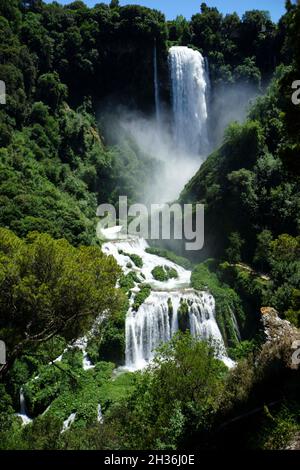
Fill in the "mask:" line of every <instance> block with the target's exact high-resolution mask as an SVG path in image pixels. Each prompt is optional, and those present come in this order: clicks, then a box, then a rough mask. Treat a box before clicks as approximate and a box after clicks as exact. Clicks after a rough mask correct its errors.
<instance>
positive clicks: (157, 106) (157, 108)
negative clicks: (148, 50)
mask: <svg viewBox="0 0 300 470" xmlns="http://www.w3.org/2000/svg"><path fill="white" fill-rule="evenodd" d="M153 64H154V91H155V111H156V123H157V125H158V126H160V123H161V109H160V97H159V83H158V67H157V46H156V40H155V44H154V58H153Z"/></svg>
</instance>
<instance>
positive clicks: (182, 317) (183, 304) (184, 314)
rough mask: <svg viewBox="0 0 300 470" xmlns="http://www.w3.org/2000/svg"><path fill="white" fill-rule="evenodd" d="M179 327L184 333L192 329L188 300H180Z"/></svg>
mask: <svg viewBox="0 0 300 470" xmlns="http://www.w3.org/2000/svg"><path fill="white" fill-rule="evenodd" d="M178 326H179V329H180V330H181V331H183V332H185V331H187V330H189V329H190V317H189V306H188V303H187V301H186V300H184V299H180V306H179V309H178Z"/></svg>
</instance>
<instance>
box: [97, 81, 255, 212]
mask: <svg viewBox="0 0 300 470" xmlns="http://www.w3.org/2000/svg"><path fill="white" fill-rule="evenodd" d="M256 96H258V91H257V88H256V89H255V88H254V87H251V86H250V85H248V84H236V85H228V86H224V85H219V86H217V87H216V88H215V89H214V90H212V93H211V100H210V103H209V104H208V121H207V125H208V135H209V148H208V150H207V153H206V154H202V155H201V154H196V153H191V152H188V151H186V150H184V149H183V148H179V146H178V145H176V144H175V139H174V133H173V127H172V126H173V117H172V111H171V110H170V109H169V107H167V106H166V105H165V106H161V110H160V116H159V119H157V114H156V113H155V112H154V113H153V115H145V114H143V113H141V112H139V111H137V110H130V109H128V108H126V107H125V106H124V105H119V104H117V103H115V102H114V101H113V100H112V101H110V102H109V103H108V102H106V104H105V106H103V107H101V108H100V110H99V119H100V121H101V127H102V128H103V130H104V134H105V140H106V141H107V143H108V144H109V145H118V146H119V148H120V149H121V151H122V148H124V142H126V141H127V142H130V143H131V145H133V146H134V147H137V148H138V149H139V152H138V153H139V155H142V158H143V159H148V160H149V162H150V161H151V162H152V166H153V168H154V169H153V171H152V172H151V173H150V174H149V175H148V178H147V179H148V181H147V184H144V185H143V188H142V193H143V194H141V195H140V197H139V200H137V201H135V202H137V203H143V204H147V205H150V204H163V203H167V202H173V201H176V200H177V199H178V198H179V196H180V193H181V192H182V190H183V189H184V187H185V185H186V184H187V183H188V182H189V181H190V179H191V178H192V177H193V176H194V175H195V174H196V172H197V171H198V170H199V168H200V166H201V165H202V163H203V162H204V161H205V160H206V158H207V157H208V155H209V154H210V153H212V152H213V151H214V150H216V149H217V148H218V147H219V146H220V145H221V144H222V141H223V136H224V131H225V129H226V127H227V126H228V124H230V122H232V121H239V122H243V121H244V120H245V119H246V117H247V112H248V109H249V106H250V103H251V102H252V100H254V99H255V98H256ZM186 125H187V126H188V125H189V123H188V122H187V123H186ZM139 183H140V182H139V181H137V184H139ZM125 195H126V194H125Z"/></svg>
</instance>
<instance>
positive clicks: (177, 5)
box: [46, 0, 285, 21]
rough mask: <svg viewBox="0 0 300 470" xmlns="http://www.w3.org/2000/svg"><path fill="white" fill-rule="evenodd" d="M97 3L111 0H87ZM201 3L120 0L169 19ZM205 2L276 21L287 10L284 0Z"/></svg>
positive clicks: (226, 10) (63, 0)
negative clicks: (266, 13) (256, 11)
mask: <svg viewBox="0 0 300 470" xmlns="http://www.w3.org/2000/svg"><path fill="white" fill-rule="evenodd" d="M46 2H47V3H51V1H50V0H46ZM58 2H59V3H62V4H67V3H71V1H70V0H58ZM95 3H110V1H109V0H107V1H105V0H97V1H95V0H85V4H86V5H88V6H94V5H95ZM201 3H202V0H131V1H125V0H120V4H121V5H128V4H138V5H144V6H147V7H149V8H156V9H158V10H160V11H162V12H163V13H165V15H166V17H167V18H168V19H174V18H176V16H177V15H184V16H185V17H186V18H190V17H191V15H193V14H194V13H197V12H198V11H199V9H200V4H201ZM205 3H207V5H209V6H215V7H217V8H218V9H219V10H220V11H222V12H223V13H232V12H233V11H236V12H237V13H238V14H239V15H242V14H243V13H244V12H245V11H247V10H253V9H259V10H268V11H270V13H271V16H272V19H273V20H274V21H277V20H278V19H279V18H280V16H281V15H282V14H283V13H284V11H285V8H284V4H285V1H284V0H206V2H205Z"/></svg>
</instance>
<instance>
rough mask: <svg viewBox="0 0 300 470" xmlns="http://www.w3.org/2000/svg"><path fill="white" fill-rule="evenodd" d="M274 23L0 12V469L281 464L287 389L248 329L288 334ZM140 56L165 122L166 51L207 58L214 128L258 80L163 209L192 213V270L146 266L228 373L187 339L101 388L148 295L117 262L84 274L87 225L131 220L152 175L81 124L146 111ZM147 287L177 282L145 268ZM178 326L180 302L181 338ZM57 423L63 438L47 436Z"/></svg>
mask: <svg viewBox="0 0 300 470" xmlns="http://www.w3.org/2000/svg"><path fill="white" fill-rule="evenodd" d="M286 7H287V13H286V14H285V15H284V16H283V18H282V19H281V20H280V21H279V23H278V25H276V24H274V23H273V22H272V21H271V20H270V17H269V15H268V14H267V13H266V12H262V11H258V10H254V11H251V12H247V13H246V14H245V15H244V16H243V18H239V17H238V15H236V14H231V15H226V16H223V15H222V14H220V13H219V12H218V10H217V9H216V8H209V7H207V5H206V4H204V3H203V4H202V5H201V12H199V13H197V14H195V15H194V16H193V17H192V19H191V21H187V20H185V19H184V18H183V17H178V18H177V19H175V20H174V21H168V22H167V21H166V20H165V18H164V15H163V14H161V13H160V12H158V11H156V10H150V9H148V8H144V7H140V6H136V5H134V6H132V5H129V6H124V7H121V6H120V5H119V2H118V1H117V0H113V1H112V2H111V3H110V5H105V4H103V3H100V4H98V5H96V6H95V7H94V8H87V7H86V6H85V4H84V3H83V2H81V1H74V2H73V3H70V4H69V5H67V6H61V5H59V4H58V3H56V2H54V3H53V4H50V5H46V4H44V3H43V2H42V1H41V0H20V1H19V0H11V1H9V2H7V1H6V0H0V34H1V42H0V80H3V81H5V83H6V88H7V103H6V105H4V106H2V105H0V106H1V107H0V202H1V207H0V226H1V229H0V292H1V293H0V312H1V313H0V338H1V339H3V340H5V342H6V345H7V352H8V362H7V365H6V366H5V367H4V368H2V369H1V383H0V393H1V400H0V448H1V449H151V448H155V449H183V448H187V447H189V448H191V447H195V448H201V449H213V450H215V449H216V448H217V449H219V448H226V447H227V448H228V445H230V444H231V445H232V442H234V445H235V446H236V447H239V446H243V447H246V448H261V449H279V448H285V447H286V446H287V444H288V443H289V441H290V438H291V437H293V435H294V434H295V433H296V432H297V431H298V432H299V422H300V411H299V373H297V371H294V370H290V369H287V368H286V367H285V366H284V363H283V361H282V360H281V356H280V355H279V356H278V354H277V352H276V353H274V354H271V353H270V354H266V355H264V354H263V352H262V350H261V346H262V338H261V335H260V332H259V331H258V321H257V320H258V314H259V308H260V307H261V306H262V305H267V304H268V305H272V306H274V307H276V308H277V309H278V310H279V312H280V314H281V316H282V317H284V318H286V319H288V320H290V321H291V322H292V323H293V324H294V325H296V326H298V327H299V326H300V238H299V209H300V195H299V183H300V181H299V178H300V173H299V169H300V165H299V151H300V141H299V139H300V106H295V105H293V104H292V102H291V94H292V90H291V84H292V82H293V81H294V80H297V79H299V75H300V35H299V30H300V29H299V25H300V7H299V6H297V7H296V6H295V5H292V3H291V2H290V1H289V0H288V1H287V2H286ZM154 44H156V46H157V49H158V59H159V63H158V65H159V73H160V77H161V83H160V88H161V90H160V91H161V96H162V99H163V100H164V101H165V104H166V105H167V104H168V102H169V100H170V86H169V82H168V68H167V60H166V57H167V50H168V47H169V46H170V45H174V44H180V45H189V46H190V47H193V48H197V49H198V50H200V51H201V52H202V53H203V54H204V55H205V56H207V57H208V58H209V63H210V74H211V79H212V95H211V106H212V110H214V109H217V106H218V105H219V103H218V100H217V96H218V93H219V90H220V89H221V88H222V87H227V90H229V89H231V90H235V89H238V88H235V87H238V85H240V84H241V83H243V84H245V83H246V84H247V85H249V87H251V88H252V89H254V90H255V91H256V92H257V91H262V90H264V88H265V86H266V84H267V83H268V82H269V79H270V78H271V76H272V81H271V83H270V84H269V86H268V89H267V90H266V92H265V93H264V95H262V96H261V97H260V98H259V99H258V100H257V101H256V102H255V103H254V104H253V106H252V108H251V109H250V111H249V114H248V118H247V120H246V122H245V123H244V124H238V123H232V124H231V125H230V127H229V128H228V129H227V131H226V133H225V137H224V142H223V145H222V146H221V147H220V148H219V149H217V150H215V152H214V153H213V154H212V155H210V156H209V157H208V159H207V161H206V162H205V163H204V164H203V166H202V167H201V168H200V170H199V172H198V173H197V174H196V175H195V177H194V178H193V179H192V180H191V181H190V183H189V184H188V185H187V186H186V188H185V189H184V191H183V192H182V195H181V202H192V203H195V202H201V203H204V204H205V207H206V224H205V227H206V247H205V250H204V251H201V252H200V253H198V254H197V255H196V258H194V259H193V260H189V259H186V258H185V257H182V256H178V255H177V254H174V253H172V252H169V251H167V250H166V249H164V248H154V247H151V248H149V249H148V250H147V251H148V252H149V253H152V254H155V255H157V256H160V257H164V258H167V259H169V260H171V261H173V262H175V263H177V264H178V265H181V266H183V267H184V268H186V269H191V270H192V271H193V273H192V286H193V287H194V288H195V289H197V290H208V291H209V292H210V293H211V294H212V295H213V296H214V298H215V300H216V314H217V321H218V324H219V327H220V330H221V331H222V335H223V337H224V340H225V342H226V345H227V346H228V347H229V353H230V356H231V357H232V358H234V359H236V360H237V361H238V364H237V367H236V368H235V369H233V370H231V371H229V370H228V369H227V368H226V367H225V366H224V364H223V363H222V362H221V361H220V360H219V359H217V358H216V357H215V347H216V345H214V344H211V343H210V342H206V341H201V342H199V341H196V340H195V339H193V338H192V337H191V336H190V335H189V333H188V331H186V332H185V333H184V334H179V335H178V336H176V337H174V338H173V339H172V341H171V342H170V343H169V344H166V345H164V346H162V347H161V349H159V350H158V352H157V354H156V358H155V360H154V362H153V364H152V365H151V367H149V368H148V369H147V370H146V371H144V372H140V373H136V374H121V375H116V371H115V366H116V365H122V364H123V363H124V353H125V335H124V330H125V315H126V312H127V310H128V307H129V303H130V301H131V294H132V293H131V290H132V289H133V288H135V287H136V286H139V289H140V290H139V292H138V294H137V295H135V297H134V301H133V303H132V309H133V310H134V311H137V310H138V309H139V307H140V306H141V305H142V304H143V302H144V301H145V300H146V299H147V298H148V297H149V295H150V294H151V286H149V285H148V284H145V283H144V279H143V278H142V277H141V276H140V275H138V274H137V273H136V271H135V270H136V268H141V267H142V259H141V258H140V257H139V256H137V255H131V254H130V255H129V254H127V253H122V254H123V255H124V256H128V264H127V268H128V269H130V272H129V273H128V274H127V275H126V276H125V275H124V274H122V273H121V270H120V268H119V267H118V266H117V264H116V262H115V261H114V260H113V259H112V258H111V257H106V256H104V255H103V254H102V252H101V249H100V246H99V244H100V242H99V241H98V240H97V238H96V230H95V227H96V217H95V215H96V207H97V204H99V203H101V202H114V203H115V202H116V201H117V199H118V197H119V195H120V194H127V195H128V197H129V200H130V202H131V201H134V202H141V201H142V200H143V194H144V192H145V189H146V188H147V185H148V184H150V183H149V182H151V178H152V179H153V177H154V176H156V177H159V174H160V167H159V165H158V163H157V162H156V161H155V160H153V159H151V158H149V156H147V155H145V154H144V153H143V152H142V151H141V149H140V148H139V147H138V145H137V144H136V142H134V141H133V139H132V138H130V137H128V135H125V134H123V133H122V130H121V129H118V128H117V131H116V132H115V133H116V134H118V138H117V139H114V138H111V134H112V133H111V132H110V129H108V130H107V127H110V126H112V127H113V126H114V125H115V124H114V121H113V120H112V121H110V122H109V124H107V123H106V124H105V126H103V128H102V127H101V126H100V125H99V122H100V121H101V120H100V119H98V115H97V111H98V109H99V108H98V105H99V103H100V104H101V106H102V107H103V108H107V107H108V108H110V106H111V104H112V103H113V104H114V103H117V104H124V103H126V105H129V106H130V107H132V108H133V109H135V108H137V109H139V110H141V111H143V112H144V113H148V112H150V113H151V112H152V111H153V109H154V89H153V47H154ZM275 69H276V71H275ZM120 70H121V71H122V73H120ZM264 91H265V90H264ZM116 125H117V124H116ZM114 129H115V128H114ZM104 131H105V132H104ZM103 134H105V136H103ZM212 137H214V136H212ZM185 255H186V256H187V255H188V253H185ZM212 258H213V259H212ZM195 261H196V262H197V263H198V264H197V265H195ZM152 274H153V276H154V278H156V279H157V280H159V281H165V280H167V279H170V278H176V277H177V272H176V271H174V270H170V269H166V267H165V266H164V265H163V260H162V261H161V265H158V266H157V268H155V270H154V271H153V273H152ZM116 285H118V286H119V288H116ZM169 308H172V305H171V304H170V305H169ZM186 312H187V305H186V304H185V303H184V302H182V303H181V305H180V312H179V317H180V322H181V326H182V328H181V329H182V330H184V331H185V330H187V329H188V325H187V322H186V316H187V315H186ZM97 318H98V319H100V320H101V321H98V322H96V323H95V320H96V319H97ZM233 318H235V320H236V328H234V322H233ZM92 325H94V327H93V328H92V331H91V327H92ZM84 335H87V346H86V353H87V354H88V357H89V359H91V360H92V362H93V364H94V365H95V367H94V368H93V369H85V368H84V367H83V365H84V360H85V356H84V352H83V350H82V347H80V345H79V344H78V343H76V340H77V339H78V338H80V337H82V336H84ZM240 335H241V336H242V339H243V341H240V339H241V338H240ZM21 388H22V390H23V393H24V396H25V398H26V404H27V407H28V414H29V415H30V416H31V417H32V418H33V421H32V422H31V423H30V424H28V425H27V426H22V425H21V418H20V417H18V416H17V415H16V413H17V412H18V411H19V408H20V403H19V395H20V390H21ZM274 402H275V403H276V405H275V406H273V404H274ZM99 405H100V408H99ZM99 409H100V410H102V412H103V415H104V420H103V417H102V416H100V417H99ZM71 414H74V415H75V414H76V415H75V417H74V423H73V424H72V426H71V427H70V429H69V430H66V431H65V432H61V431H62V428H63V425H64V422H65V420H66V419H67V418H68V417H69V416H70V415H71ZM249 416H251V418H250V419H249ZM232 422H234V423H235V424H233V425H232ZM254 435H255V436H256V437H253V436H254Z"/></svg>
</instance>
